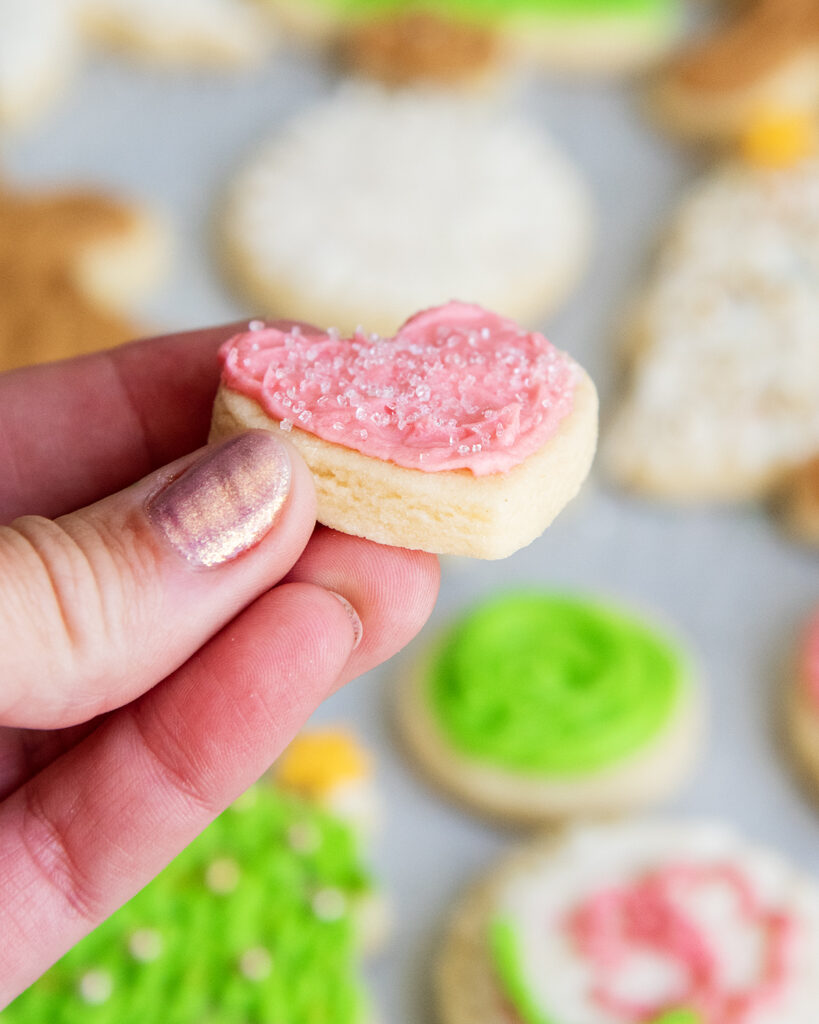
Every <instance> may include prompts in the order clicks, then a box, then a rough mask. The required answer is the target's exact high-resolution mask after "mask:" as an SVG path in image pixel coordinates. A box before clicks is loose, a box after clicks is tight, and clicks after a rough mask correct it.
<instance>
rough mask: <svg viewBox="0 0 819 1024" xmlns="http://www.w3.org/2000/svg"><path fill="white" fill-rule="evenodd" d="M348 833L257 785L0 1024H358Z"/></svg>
mask: <svg viewBox="0 0 819 1024" xmlns="http://www.w3.org/2000/svg"><path fill="white" fill-rule="evenodd" d="M357 845H358V844H357V837H356V835H355V833H354V831H353V829H352V828H351V826H350V825H348V824H346V823H344V822H343V821H341V820H339V819H338V818H335V817H333V816H332V815H330V814H329V813H327V812H325V811H322V810H321V809H320V808H318V807H317V806H315V805H314V804H312V803H310V802H307V801H305V800H302V799H301V798H299V797H295V796H292V795H288V794H285V793H283V792H280V791H278V790H277V789H275V788H274V786H273V785H272V784H270V783H265V782H263V783H260V784H258V785H257V786H255V787H254V788H253V789H251V790H250V791H249V792H248V793H246V794H245V795H244V797H242V798H241V799H240V800H239V801H237V802H236V803H235V804H234V805H233V806H232V807H230V808H229V809H228V810H226V811H225V812H224V813H223V814H222V815H221V816H220V817H219V818H218V819H217V820H216V821H215V822H214V823H213V824H212V825H211V826H210V828H208V829H207V830H206V831H205V832H204V833H203V834H202V835H201V836H200V837H199V838H198V839H197V840H195V841H194V842H193V843H192V844H191V846H189V847H188V848H187V850H185V851H184V852H183V853H182V854H181V855H180V856H179V857H178V858H177V859H176V860H175V861H173V863H171V864H170V865H169V866H168V867H167V868H166V869H165V871H164V872H163V873H162V874H161V875H159V876H158V877H157V878H156V879H155V880H154V881H153V882H152V883H151V884H150V885H148V886H147V888H145V889H144V890H143V891H142V892H141V893H139V894H138V895H137V896H135V897H134V899H132V900H131V902H130V903H128V904H127V905H126V906H125V907H123V908H122V909H121V910H119V911H118V912H117V913H116V914H114V915H113V917H111V918H109V920H108V921H106V922H105V923H104V924H102V925H101V926H100V927H99V928H98V929H97V930H96V931H95V932H93V933H92V934H91V935H89V936H88V937H87V938H86V939H84V940H83V941H82V942H81V943H80V944H79V945H78V946H76V947H75V948H74V949H73V950H71V951H70V952H69V953H68V954H67V955H66V956H65V957H64V958H63V959H62V960H61V961H60V962H59V963H58V964H56V965H55V966H54V967H53V968H52V969H51V970H50V971H49V972H48V973H47V974H46V975H45V976H44V977H43V978H41V979H40V980H39V981H38V982H37V983H35V984H34V985H33V986H32V987H31V988H30V989H28V991H26V992H25V993H23V995H21V996H20V997H19V998H18V999H17V1000H16V1001H15V1002H13V1003H12V1004H11V1005H10V1006H9V1007H8V1008H7V1009H6V1010H5V1011H4V1012H3V1013H2V1014H0V1021H2V1024H109V1022H110V1024H359V1022H360V1021H361V1020H362V1018H363V1016H364V1011H365V1000H364V996H363V991H362V987H361V984H360V981H359V979H358V976H357V975H358V961H359V950H358V946H359V942H358V934H357V932H358V929H357V924H356V905H357V904H360V901H361V899H362V898H363V897H365V896H366V895H367V894H368V893H369V892H370V880H369V877H368V874H367V871H366V869H365V868H364V867H363V865H362V862H361V859H360V855H359V851H358V849H357Z"/></svg>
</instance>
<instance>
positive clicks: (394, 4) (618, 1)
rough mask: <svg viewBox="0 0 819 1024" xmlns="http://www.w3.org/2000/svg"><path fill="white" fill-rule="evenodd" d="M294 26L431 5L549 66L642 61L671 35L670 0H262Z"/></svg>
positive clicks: (596, 68) (327, 30) (318, 32)
mask: <svg viewBox="0 0 819 1024" xmlns="http://www.w3.org/2000/svg"><path fill="white" fill-rule="evenodd" d="M266 2H267V3H268V4H269V5H270V6H271V7H272V8H273V9H274V10H275V11H277V13H278V14H279V16H280V17H281V18H282V19H283V20H284V22H285V23H286V24H287V25H288V26H289V27H290V28H291V29H292V30H294V31H295V32H296V33H297V34H299V35H301V36H303V37H307V38H308V39H311V40H314V41H315V40H320V41H324V42H326V41H327V40H328V39H333V38H334V37H335V34H336V33H338V32H343V31H344V30H345V29H348V28H349V27H350V26H351V25H352V26H356V25H361V24H362V23H363V22H366V21H367V20H369V19H373V18H375V19H379V20H382V21H383V20H384V19H387V18H389V17H391V16H396V17H401V16H402V15H403V14H404V13H406V12H407V11H419V10H420V11H422V12H424V13H427V12H429V11H433V12H434V13H435V14H436V15H438V16H441V17H445V18H447V19H450V20H451V21H452V22H453V24H455V25H457V24H458V23H459V22H460V23H461V24H462V25H464V26H466V27H467V30H470V29H472V28H473V27H474V26H479V27H481V28H482V29H484V30H487V31H491V32H494V33H496V34H497V36H498V37H499V39H500V40H501V41H502V43H503V44H504V46H505V47H506V48H507V49H508V50H509V51H510V55H511V56H517V57H523V58H524V59H525V58H529V59H535V60H536V61H538V62H541V63H543V64H544V65H546V66H547V67H549V68H552V69H558V70H560V69H562V70H568V71H580V72H592V73H600V72H604V73H605V72H621V71H628V70H632V69H634V68H638V67H642V66H644V65H645V64H646V63H647V62H649V61H651V60H653V59H655V58H656V57H657V56H658V54H660V53H662V52H663V51H664V50H666V49H667V48H668V46H669V43H670V42H671V40H672V39H673V38H674V36H675V35H676V30H677V27H678V23H679V13H680V6H679V3H678V2H677V0H437V2H432V0H266Z"/></svg>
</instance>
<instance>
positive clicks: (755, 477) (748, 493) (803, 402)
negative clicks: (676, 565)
mask: <svg viewBox="0 0 819 1024" xmlns="http://www.w3.org/2000/svg"><path fill="white" fill-rule="evenodd" d="M784 138H785V142H784V148H785V151H786V152H785V154H784V155H785V156H787V153H788V152H791V153H792V152H793V141H794V140H793V139H790V141H788V136H787V135H786V136H785V137H784ZM777 140H778V141H777ZM782 145H783V140H782V137H778V136H776V137H774V139H772V140H770V145H769V148H767V149H766V148H765V147H762V150H761V151H759V144H758V142H757V150H756V151H757V163H755V164H751V163H748V162H742V161H738V160H737V161H732V162H730V163H727V164H725V165H723V166H721V167H719V168H717V169H716V170H715V171H714V172H712V173H711V174H709V175H708V176H706V177H705V178H704V179H703V180H702V181H701V182H700V183H699V184H697V185H696V186H695V187H694V188H693V190H692V191H691V193H690V194H689V195H688V196H687V197H686V199H685V200H684V202H683V204H682V206H681V208H680V210H679V212H678V214H677V215H676V217H675V218H674V221H673V223H672V226H671V230H670V231H669V233H668V237H667V238H666V239H665V241H664V244H663V246H662V248H661V251H660V253H659V256H658V258H657V261H656V265H655V266H654V268H653V270H652V272H651V276H650V279H649V282H648V284H647V286H646V287H645V289H644V291H643V293H642V296H641V298H640V300H639V302H638V304H637V306H636V310H635V311H634V315H633V316H632V318H631V321H630V323H629V325H628V355H629V357H630V360H629V380H628V385H627V390H626V394H625V396H624V398H623V400H622V402H621V404H620V407H619V409H617V410H616V411H615V415H614V418H613V421H612V422H611V423H610V424H609V427H608V432H607V435H606V436H605V437H604V444H603V458H604V462H605V464H606V467H607V469H608V470H609V472H610V474H611V475H612V476H613V477H614V478H615V479H616V480H617V481H618V482H619V483H621V484H623V485H624V486H627V487H630V488H633V489H634V490H636V491H639V492H641V493H643V494H646V495H650V496H653V497H659V498H666V499H672V500H682V501H686V500H691V501H693V500H701V501H709V500H713V501H719V500H727V501H735V500H745V499H753V498H759V497H764V496H766V495H768V494H770V493H772V492H773V491H775V490H776V489H777V488H778V487H779V486H780V485H781V484H782V482H783V481H784V480H785V479H786V478H787V477H788V476H789V475H790V473H791V472H792V471H793V470H794V469H795V468H797V467H800V466H802V465H803V464H804V463H805V462H806V461H807V460H809V459H810V458H812V457H813V456H814V455H815V454H816V453H817V452H819V403H817V401H816V396H817V395H819V359H817V358H816V323H817V322H819V202H817V195H819V157H816V156H813V157H807V158H804V159H798V160H796V162H794V163H791V164H789V162H788V160H787V159H785V160H781V159H780V158H781V157H782V155H783V153H782V151H781V147H782ZM761 157H764V160H762V161H760V158H761ZM760 162H761V163H763V164H764V165H760Z"/></svg>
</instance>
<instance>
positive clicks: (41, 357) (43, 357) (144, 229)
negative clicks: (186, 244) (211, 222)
mask: <svg viewBox="0 0 819 1024" xmlns="http://www.w3.org/2000/svg"><path fill="white" fill-rule="evenodd" d="M168 247H169V246H168V236H167V234H166V231H165V229H164V227H163V225H162V224H161V223H160V222H159V221H158V220H157V218H156V217H155V216H154V215H153V214H152V213H150V212H149V211H147V210H145V209H142V208H141V207H138V206H137V205H136V204H133V203H130V202H128V201H125V200H122V199H116V198H113V197H111V196H107V195H103V194H102V193H99V192H96V191H90V190H87V191H86V190H59V191H49V192H29V191H21V190H19V189H17V188H16V187H11V186H8V185H5V184H0V369H2V370H8V369H12V368H14V367H18V366H26V365H28V364H31V363H42V362H47V361H50V360H53V359H64V358H66V357H69V356H75V355H81V354H84V353H86V352H92V351H95V350H97V349H102V348H109V347H110V346H112V345H117V344H119V343H120V342H123V341H126V340H129V339H131V338H133V337H135V336H137V334H138V333H139V330H138V328H136V327H135V326H134V324H133V323H132V322H131V321H130V318H129V316H128V310H129V309H130V308H131V307H132V305H133V304H134V303H135V302H136V301H137V300H138V299H140V298H141V297H142V296H144V295H145V294H146V293H147V292H148V291H149V290H150V289H151V288H153V287H154V286H155V285H156V284H157V283H158V281H159V279H160V277H161V274H162V271H163V269H164V267H165V266H166V264H167V261H168Z"/></svg>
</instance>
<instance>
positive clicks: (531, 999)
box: [437, 820, 819, 1024]
mask: <svg viewBox="0 0 819 1024" xmlns="http://www.w3.org/2000/svg"><path fill="white" fill-rule="evenodd" d="M437 967H438V973H437V983H438V993H437V994H438V1005H439V1019H440V1021H441V1024H474V1022H475V1021H481V1022H482V1024H813V1021H815V1019H816V1006H817V1005H819V886H818V885H817V883H816V881H815V880H814V879H812V878H810V877H809V876H807V875H805V874H802V873H801V872H800V871H799V870H798V869H797V868H795V867H793V866H792V865H790V864H789V863H788V862H787V861H786V860H785V859H784V858H782V857H781V856H779V855H778V854H776V853H774V852H772V851H769V850H765V849H761V848H757V847H754V846H751V845H750V844H748V843H747V842H745V841H744V840H743V839H741V838H740V837H739V836H737V835H736V834H734V833H733V832H732V831H731V830H729V829H728V828H726V827H725V826H722V825H719V824H712V823H704V822H698V821H682V820H681V821H654V822H652V821H636V822H629V823H624V824H609V825H588V826H585V827H578V828H575V829H573V830H571V831H569V832H567V833H565V834H563V835H562V836H559V837H557V838H548V839H540V840H538V841H537V842H535V843H532V844H530V845H529V846H527V847H524V848H522V849H520V850H518V851H517V852H515V853H513V854H512V855H511V856H509V857H507V859H506V860H505V861H504V862H503V863H502V864H501V865H500V866H499V867H498V868H497V869H496V870H495V871H494V872H493V873H492V874H491V875H490V877H489V878H488V879H487V880H486V881H485V882H483V883H482V884H480V885H478V886H477V887H476V888H474V889H473V890H472V891H471V892H469V893H468V894H467V896H466V898H465V899H464V900H463V902H462V903H461V904H460V906H458V907H457V908H456V910H455V912H454V914H453V915H452V918H451V920H450V924H449V927H448V929H447V933H446V936H445V939H444V948H443V951H442V954H441V955H440V957H439V958H438V961H437Z"/></svg>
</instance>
